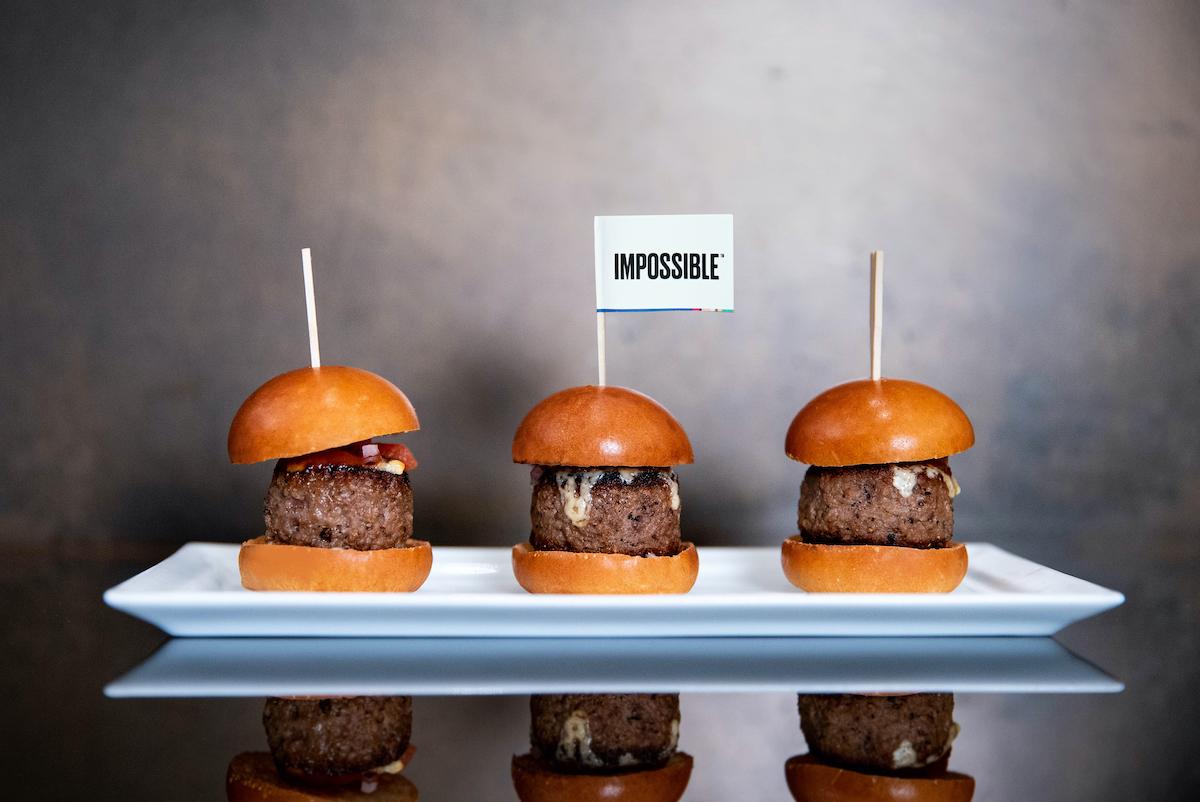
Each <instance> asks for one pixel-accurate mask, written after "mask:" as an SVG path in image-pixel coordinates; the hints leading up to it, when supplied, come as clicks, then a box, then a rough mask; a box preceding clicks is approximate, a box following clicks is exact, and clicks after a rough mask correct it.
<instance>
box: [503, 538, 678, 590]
mask: <svg viewBox="0 0 1200 802" xmlns="http://www.w3.org/2000/svg"><path fill="white" fill-rule="evenodd" d="M512 561H513V574H514V575H515V576H516V578H517V583H518V584H519V585H520V586H521V587H523V588H525V590H527V591H529V592H530V593H604V594H616V593H642V594H649V593H687V592H688V591H689V590H691V589H692V585H694V584H696V577H697V575H699V573H700V556H699V555H698V554H697V553H696V547H695V546H694V545H693V544H691V543H684V544H683V548H681V549H680V550H679V553H678V554H674V555H671V556H664V557H659V556H648V557H640V556H636V555H631V554H614V553H611V552H597V551H549V550H542V549H535V548H534V547H533V546H532V545H530V544H529V543H518V544H517V545H515V546H513V550H512Z"/></svg>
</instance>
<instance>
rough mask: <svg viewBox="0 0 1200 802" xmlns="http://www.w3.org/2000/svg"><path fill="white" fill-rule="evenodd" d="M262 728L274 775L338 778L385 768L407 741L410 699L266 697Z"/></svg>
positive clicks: (396, 697) (405, 697) (382, 697)
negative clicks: (277, 770)
mask: <svg viewBox="0 0 1200 802" xmlns="http://www.w3.org/2000/svg"><path fill="white" fill-rule="evenodd" d="M263 729H265V730H266V732H267V744H268V746H269V747H270V750H271V757H272V758H273V759H274V761H275V765H276V766H277V767H278V769H279V771H280V772H282V773H284V774H288V775H291V776H294V777H299V778H303V777H310V778H317V779H320V778H339V777H346V776H353V775H356V774H361V773H363V772H368V771H372V770H376V769H380V768H383V767H385V766H388V765H389V764H391V763H394V762H395V761H397V760H399V759H400V756H401V755H403V754H404V750H405V749H407V748H408V742H409V738H411V737H412V697H411V696H353V697H344V698H335V699H274V698H272V699H268V700H267V702H266V705H265V706H264V707H263Z"/></svg>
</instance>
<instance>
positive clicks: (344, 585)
mask: <svg viewBox="0 0 1200 802" xmlns="http://www.w3.org/2000/svg"><path fill="white" fill-rule="evenodd" d="M418 428H420V424H418V422H417V413H416V411H414V410H413V407H412V404H410V403H409V401H408V398H407V397H405V395H404V393H402V392H400V390H399V389H398V388H397V387H396V386H395V385H394V384H392V383H391V382H389V381H387V380H386V379H383V378H381V377H379V376H377V375H375V374H374V373H370V372H368V371H365V370H359V369H357V368H348V367H338V366H324V367H320V368H301V369H299V370H293V371H290V372H288V373H284V374H282V375H280V376H276V377H275V378H273V379H271V380H270V381H269V382H267V383H266V384H264V385H263V386H262V387H259V388H258V389H257V390H255V391H254V392H253V393H251V394H250V397H249V398H247V399H246V401H245V403H243V404H242V406H241V409H239V410H238V411H237V414H236V415H235V416H234V418H233V424H232V425H231V426H230V427H229V459H230V461H232V462H234V463H251V462H262V461H263V460H269V459H274V460H278V462H277V463H276V465H275V474H274V476H273V477H272V478H271V485H270V487H268V488H267V498H266V502H265V505H264V511H263V518H264V521H265V523H266V534H264V535H263V536H261V537H258V538H255V539H253V540H250V541H247V542H246V543H243V544H242V548H241V552H240V553H239V555H238V567H239V568H240V569H241V575H242V585H243V587H246V588H248V589H250V590H323V591H411V590H416V589H417V588H419V587H420V586H421V583H423V582H424V581H425V578H426V577H427V576H429V569H430V567H431V565H432V564H433V552H432V549H431V548H430V546H429V543H427V542H425V541H423V540H414V539H412V529H413V518H412V510H413V500H412V488H411V486H410V485H409V481H408V474H409V472H410V471H411V470H412V469H414V468H416V467H417V461H416V459H414V458H413V455H412V452H411V451H409V450H408V448H406V447H405V446H403V445H399V444H396V443H375V442H373V441H372V438H375V437H381V436H383V435H388V434H396V433H399V432H409V431H414V430H416V429H418Z"/></svg>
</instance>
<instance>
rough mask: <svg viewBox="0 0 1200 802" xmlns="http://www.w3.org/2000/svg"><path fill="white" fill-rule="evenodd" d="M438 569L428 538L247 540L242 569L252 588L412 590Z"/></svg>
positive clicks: (240, 563) (240, 559)
mask: <svg viewBox="0 0 1200 802" xmlns="http://www.w3.org/2000/svg"><path fill="white" fill-rule="evenodd" d="M432 567H433V547H432V546H430V545H429V543H428V541H424V540H409V541H408V543H407V545H405V546H401V547H400V548H394V549H370V550H367V549H341V548H326V547H324V546H293V545H291V544H287V543H271V542H269V541H268V540H267V538H266V537H265V536H263V537H257V538H254V539H253V540H247V541H246V542H245V543H243V544H242V548H241V549H240V550H239V551H238V571H239V573H240V574H241V577H242V587H244V588H246V589H247V590H292V591H310V590H314V591H341V592H354V591H359V592H371V593H407V592H410V591H414V590H416V589H417V588H419V587H421V585H422V584H424V583H425V580H426V579H427V578H428V577H429V571H430V569H431V568H432Z"/></svg>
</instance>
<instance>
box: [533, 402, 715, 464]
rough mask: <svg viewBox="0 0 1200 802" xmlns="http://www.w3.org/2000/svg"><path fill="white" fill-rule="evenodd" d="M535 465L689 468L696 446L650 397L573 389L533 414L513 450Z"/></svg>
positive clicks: (541, 405) (538, 406)
mask: <svg viewBox="0 0 1200 802" xmlns="http://www.w3.org/2000/svg"><path fill="white" fill-rule="evenodd" d="M512 458H513V462H524V463H528V464H531V465H569V466H586V467H591V466H627V467H640V466H654V467H667V466H670V465H687V464H690V463H691V462H692V459H693V458H692V444H691V443H690V442H689V441H688V437H687V433H686V432H684V431H683V427H682V426H680V425H679V421H677V420H675V418H674V417H672V416H671V413H670V412H668V411H667V410H666V408H665V407H664V406H663V405H662V404H660V403H658V402H657V401H655V400H654V399H653V398H651V397H650V396H648V395H644V394H642V393H639V392H638V391H637V390H630V389H628V388H626V387H607V386H606V387H596V386H593V385H588V386H586V387H571V388H569V389H566V390H562V391H560V392H557V393H555V394H554V395H552V396H549V397H548V398H545V399H543V400H542V401H540V402H539V403H538V405H537V406H535V407H534V408H533V409H531V410H530V411H529V414H528V415H526V416H525V419H524V420H523V421H521V425H520V426H518V427H517V433H516V435H515V436H514V437H513V444H512Z"/></svg>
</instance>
